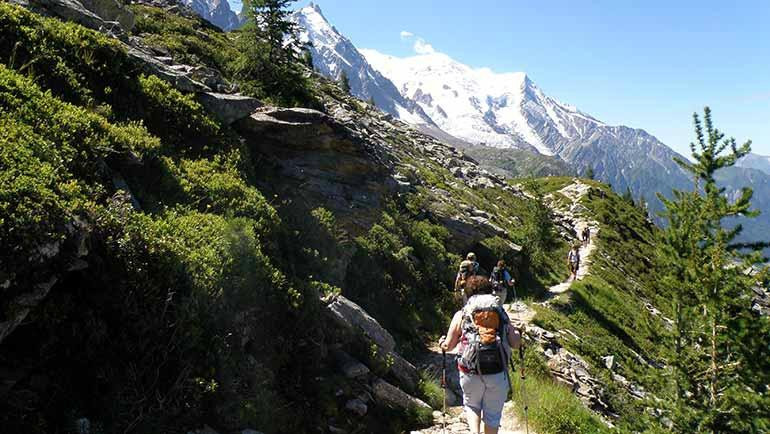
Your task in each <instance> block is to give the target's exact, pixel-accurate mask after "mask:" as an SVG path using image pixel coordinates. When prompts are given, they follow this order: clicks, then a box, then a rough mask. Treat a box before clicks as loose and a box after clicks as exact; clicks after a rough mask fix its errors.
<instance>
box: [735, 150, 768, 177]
mask: <svg viewBox="0 0 770 434" xmlns="http://www.w3.org/2000/svg"><path fill="white" fill-rule="evenodd" d="M736 166H738V167H745V168H749V169H757V170H761V171H763V172H765V173H767V174H768V175H770V157H765V156H762V155H757V154H749V155H747V156H745V157H743V158H741V159H740V160H739V161H738V163H736Z"/></svg>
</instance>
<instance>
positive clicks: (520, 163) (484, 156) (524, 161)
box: [462, 146, 574, 178]
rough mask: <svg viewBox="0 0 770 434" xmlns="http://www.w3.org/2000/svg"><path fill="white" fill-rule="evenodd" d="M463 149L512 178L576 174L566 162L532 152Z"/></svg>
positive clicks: (484, 147) (484, 163)
mask: <svg viewBox="0 0 770 434" xmlns="http://www.w3.org/2000/svg"><path fill="white" fill-rule="evenodd" d="M462 149H463V152H464V153H466V154H468V155H469V156H471V157H473V159H475V160H476V161H478V162H479V163H480V164H481V165H482V166H483V167H485V168H487V169H488V170H490V171H492V172H494V173H499V174H501V175H504V176H508V177H511V178H523V177H530V176H535V177H543V176H565V175H570V174H573V173H574V170H573V169H572V168H570V167H569V165H568V164H567V163H566V162H564V161H562V160H560V159H558V158H555V157H549V156H546V155H541V154H538V153H535V152H532V151H527V150H521V149H499V148H491V147H488V146H467V147H463V148H462Z"/></svg>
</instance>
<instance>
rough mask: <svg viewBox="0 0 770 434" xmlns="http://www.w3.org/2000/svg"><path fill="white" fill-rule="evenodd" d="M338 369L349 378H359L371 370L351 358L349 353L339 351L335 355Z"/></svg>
mask: <svg viewBox="0 0 770 434" xmlns="http://www.w3.org/2000/svg"><path fill="white" fill-rule="evenodd" d="M333 356H334V360H335V362H336V363H337V369H338V370H339V371H340V372H341V373H342V374H344V375H345V376H346V377H348V378H351V379H352V378H358V377H361V376H364V375H366V374H368V373H369V368H367V367H366V365H364V364H363V363H361V362H359V361H358V360H356V359H354V358H353V357H351V356H350V355H349V354H348V353H346V352H344V351H342V350H337V351H334V353H333Z"/></svg>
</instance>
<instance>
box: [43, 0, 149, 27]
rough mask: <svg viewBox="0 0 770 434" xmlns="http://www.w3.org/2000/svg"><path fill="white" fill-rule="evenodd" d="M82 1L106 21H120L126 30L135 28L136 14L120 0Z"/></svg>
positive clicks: (87, 7) (81, 0)
mask: <svg viewBox="0 0 770 434" xmlns="http://www.w3.org/2000/svg"><path fill="white" fill-rule="evenodd" d="M42 1H50V0H42ZM80 2H81V3H82V4H83V6H85V8H86V9H88V10H89V11H91V12H93V13H95V14H96V15H98V16H99V17H101V18H102V19H103V20H104V21H117V22H119V23H120V25H121V27H123V30H125V31H126V32H130V31H131V29H133V28H134V14H133V13H132V12H131V11H130V10H128V8H126V7H125V5H123V3H121V2H120V1H118V0H80Z"/></svg>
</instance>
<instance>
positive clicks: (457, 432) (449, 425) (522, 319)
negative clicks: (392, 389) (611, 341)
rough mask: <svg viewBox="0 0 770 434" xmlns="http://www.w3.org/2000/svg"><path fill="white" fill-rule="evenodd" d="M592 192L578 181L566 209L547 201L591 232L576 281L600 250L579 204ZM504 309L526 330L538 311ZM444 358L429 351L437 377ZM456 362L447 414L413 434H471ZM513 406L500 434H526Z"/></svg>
mask: <svg viewBox="0 0 770 434" xmlns="http://www.w3.org/2000/svg"><path fill="white" fill-rule="evenodd" d="M590 188H591V187H590V186H589V185H588V184H584V183H583V182H581V181H580V180H577V179H576V180H575V181H573V182H572V183H571V184H569V185H568V186H566V187H564V188H562V189H561V190H559V193H561V194H563V195H564V196H565V197H567V198H568V199H569V200H570V202H571V203H570V204H569V205H568V206H566V207H565V206H564V204H560V203H559V202H558V201H556V200H553V196H552V195H550V198H549V197H548V196H547V197H546V199H547V201H546V203H547V204H548V206H549V207H550V208H551V211H552V212H553V214H554V217H555V220H558V222H561V225H562V226H563V227H564V226H565V224H568V225H569V227H565V229H570V230H572V233H573V235H575V236H579V234H581V233H582V232H583V228H585V227H586V226H588V227H589V228H590V229H591V237H590V240H589V242H588V243H587V244H582V245H581V247H580V268H579V269H578V273H577V280H582V279H583V278H584V277H585V276H587V275H588V274H589V273H590V269H591V256H592V254H593V252H594V251H595V250H596V248H597V246H596V235H597V233H598V231H599V224H598V223H597V222H596V221H593V220H588V219H587V218H585V217H584V216H583V215H584V214H585V212H584V211H586V209H585V207H584V206H583V205H581V204H580V200H581V199H582V198H583V196H585V195H586V194H587V193H588V191H589V190H590ZM548 199H550V200H548ZM565 262H566V258H565ZM571 287H572V280H571V279H567V280H566V281H564V282H562V283H560V284H558V285H554V286H552V287H550V288H549V290H548V295H549V296H550V297H556V296H558V295H559V294H563V293H565V292H567V291H569V290H570V288H571ZM546 304H547V301H546ZM504 307H505V310H506V311H507V312H508V315H509V316H510V318H511V321H512V322H513V323H514V325H516V326H517V327H521V328H523V329H525V330H526V327H527V325H529V324H530V322H531V321H532V319H533V318H534V316H535V311H534V310H533V309H532V308H530V307H529V306H527V305H526V304H525V303H524V302H522V301H518V300H517V301H514V302H513V303H510V304H506V305H505V306H504ZM441 357H442V356H441V351H440V350H439V349H438V347H437V346H436V347H435V348H431V349H430V354H429V355H427V356H426V360H425V361H426V362H427V363H428V364H430V365H432V366H433V367H434V368H433V369H436V371H435V372H436V373H437V374H438V375H440V374H441ZM454 358H455V355H454V354H449V353H448V354H447V383H448V385H449V386H448V387H449V395H450V399H449V400H450V403H449V405H448V407H447V414H446V415H443V414H442V412H441V411H435V412H434V413H433V419H434V425H433V426H431V427H430V428H426V429H423V430H419V431H412V433H411V434H470V432H471V431H470V429H469V427H468V424H467V423H466V421H465V415H464V414H463V411H462V403H461V400H462V399H461V397H462V394H461V391H460V384H459V375H458V373H457V366H456V364H455V362H454ZM513 406H514V404H513V402H511V401H508V402H506V403H505V407H504V408H503V420H502V426H501V427H500V431H499V433H500V434H525V433H526V430H525V427H524V422H523V421H522V420H520V419H519V418H518V416H517V415H516V414H515V411H514V408H513ZM529 432H530V433H531V434H535V431H533V430H532V427H530V429H529Z"/></svg>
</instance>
